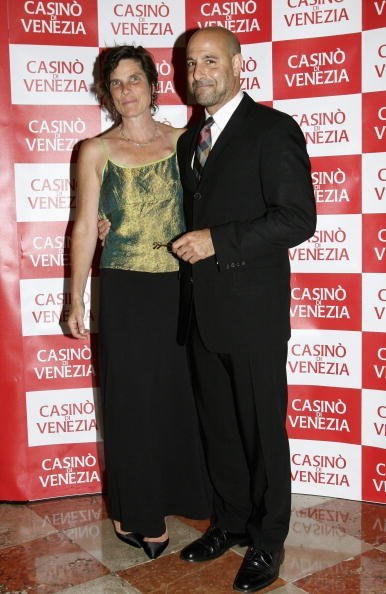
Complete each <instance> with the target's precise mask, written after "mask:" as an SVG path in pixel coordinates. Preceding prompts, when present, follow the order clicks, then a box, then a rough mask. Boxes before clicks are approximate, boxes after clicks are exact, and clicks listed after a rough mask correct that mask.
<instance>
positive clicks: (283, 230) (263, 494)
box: [172, 27, 316, 592]
mask: <svg viewBox="0 0 386 594" xmlns="http://www.w3.org/2000/svg"><path fill="white" fill-rule="evenodd" d="M241 67H242V56H241V53H240V44H239V42H238V40H237V38H236V37H235V35H233V34H232V33H231V32H230V31H228V30H226V29H223V28H218V27H210V28H206V29H202V30H199V31H197V32H196V33H194V34H193V36H192V37H191V38H190V41H189V44H188V48H187V71H188V84H189V87H190V90H191V91H192V93H193V94H194V96H195V98H196V101H197V103H199V104H200V105H202V106H203V107H204V108H205V116H204V117H203V119H202V121H201V122H200V123H199V124H198V125H197V126H195V127H193V128H191V129H190V130H188V131H187V132H186V133H185V134H183V135H182V136H181V137H180V139H179V141H178V145H177V154H178V162H179V168H180V175H181V181H182V185H183V189H184V208H185V217H186V223H187V229H188V231H187V233H186V234H184V235H183V236H182V237H180V238H179V239H178V240H177V241H175V242H174V243H173V245H172V249H173V252H174V253H175V254H176V256H177V257H178V258H180V260H181V304H180V323H179V340H180V342H185V343H187V345H188V348H189V352H190V357H191V364H192V372H193V381H194V387H195V394H196V400H197V407H198V411H199V416H200V421H201V426H202V431H203V437H204V445H205V450H206V457H207V464H208V469H209V474H210V478H211V481H212V484H213V487H214V518H213V522H212V525H211V527H210V528H209V529H208V530H207V532H206V533H205V534H204V535H203V536H202V537H201V538H199V539H198V540H197V541H195V542H193V543H192V544H190V545H188V546H187V547H185V548H184V549H183V550H182V552H181V557H182V559H184V560H186V561H190V562H201V561H209V560H211V559H215V558H216V557H219V556H220V555H222V554H223V553H224V552H225V551H226V550H228V549H229V548H230V547H232V546H234V545H236V544H240V545H245V544H249V548H248V550H247V553H246V555H245V558H244V560H243V563H242V565H241V567H240V570H239V572H238V574H237V576H236V578H235V582H234V584H233V587H234V589H235V590H237V591H239V592H255V591H257V590H259V589H261V588H264V587H265V586H267V585H269V584H270V583H272V582H273V581H274V580H275V579H276V578H277V577H278V575H279V569H280V564H281V563H282V561H283V558H284V548H283V543H284V540H285V538H286V535H287V532H288V525H289V518H290V486H291V480H290V462H289V447H288V438H287V433H286V427H285V423H286V409H287V383H286V357H287V341H288V339H289V336H290V324H289V305H290V286H289V281H290V267H289V258H288V249H289V248H291V247H293V246H295V245H297V244H299V243H301V242H303V241H305V240H306V239H307V238H309V237H310V236H312V235H313V233H314V231H315V224H316V212H315V200H314V193H313V188H312V183H311V177H310V164H309V159H308V156H307V152H306V146H305V141H304V137H303V134H302V132H301V130H300V128H299V127H298V125H297V124H296V122H295V121H294V120H293V119H292V118H291V117H289V116H288V115H286V114H284V113H281V112H279V111H276V110H274V109H271V108H269V107H265V106H262V105H258V104H256V103H255V102H254V101H253V100H252V99H251V98H250V97H249V96H248V95H247V94H245V93H244V94H243V93H242V92H241V91H240V72H241ZM187 463H188V461H187Z"/></svg>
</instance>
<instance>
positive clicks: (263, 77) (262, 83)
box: [241, 43, 272, 101]
mask: <svg viewBox="0 0 386 594" xmlns="http://www.w3.org/2000/svg"><path fill="white" fill-rule="evenodd" d="M241 52H242V55H243V65H242V67H241V90H242V91H246V92H247V93H248V94H249V95H250V96H251V97H252V99H254V100H255V101H266V100H271V99H272V45H271V43H251V44H248V45H245V46H242V48H241Z"/></svg>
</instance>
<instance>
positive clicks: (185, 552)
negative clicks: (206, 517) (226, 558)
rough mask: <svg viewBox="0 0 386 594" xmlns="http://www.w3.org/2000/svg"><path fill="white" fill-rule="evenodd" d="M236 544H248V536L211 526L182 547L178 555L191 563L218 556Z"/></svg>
mask: <svg viewBox="0 0 386 594" xmlns="http://www.w3.org/2000/svg"><path fill="white" fill-rule="evenodd" d="M237 544H238V545H241V546H244V545H247V544H249V538H248V536H247V535H246V534H242V533H236V532H228V531H227V530H222V529H221V528H218V527H217V526H211V527H210V528H208V530H207V531H206V532H205V534H203V535H202V536H201V537H200V538H199V539H197V540H195V541H193V542H192V543H191V544H190V545H188V546H187V547H185V548H184V549H182V551H181V553H180V557H181V559H183V560H184V561H191V562H193V563H195V562H199V561H210V560H211V559H216V558H217V557H220V556H221V555H222V554H223V553H225V551H227V550H228V549H230V548H231V547H234V546H235V545H237Z"/></svg>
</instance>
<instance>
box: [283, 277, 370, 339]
mask: <svg viewBox="0 0 386 594" xmlns="http://www.w3.org/2000/svg"><path fill="white" fill-rule="evenodd" d="M361 289H362V283H361V275H360V274H339V275H338V274H335V275H334V274H292V276H291V307H290V315H291V326H292V327H293V328H315V327H317V328H322V329H325V330H336V329H338V328H341V329H342V330H361V326H362V311H361V307H360V301H359V299H360V294H361Z"/></svg>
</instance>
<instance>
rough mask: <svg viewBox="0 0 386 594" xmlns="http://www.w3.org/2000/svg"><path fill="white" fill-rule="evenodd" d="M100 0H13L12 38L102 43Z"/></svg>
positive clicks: (41, 42) (40, 42)
mask: <svg viewBox="0 0 386 594" xmlns="http://www.w3.org/2000/svg"><path fill="white" fill-rule="evenodd" d="M97 17H98V7H97V0H77V1H76V2H31V1H30V2H28V1H27V2H19V1H13V2H9V28H10V42H11V43H23V44H35V45H79V44H80V41H81V44H82V45H83V46H97V45H98V24H97Z"/></svg>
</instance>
